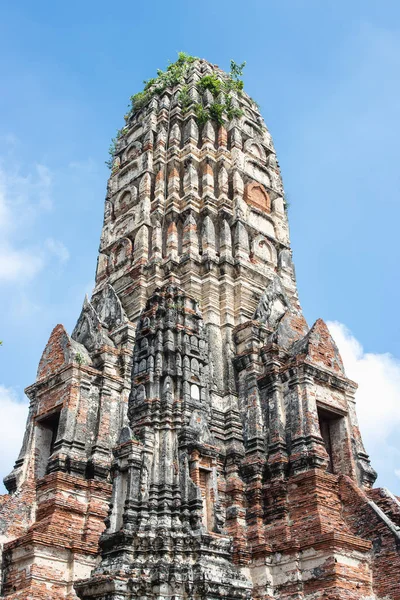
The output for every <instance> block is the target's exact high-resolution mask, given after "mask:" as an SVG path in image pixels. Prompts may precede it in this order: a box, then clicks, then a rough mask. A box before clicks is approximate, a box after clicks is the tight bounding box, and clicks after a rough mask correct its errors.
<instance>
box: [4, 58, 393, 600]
mask: <svg viewBox="0 0 400 600" xmlns="http://www.w3.org/2000/svg"><path fill="white" fill-rule="evenodd" d="M242 67H243V65H241V66H238V65H236V64H235V63H232V68H231V72H230V73H225V72H223V71H222V70H220V69H219V68H218V67H216V66H215V65H212V64H210V63H208V62H207V61H205V60H201V59H198V58H194V57H190V56H188V55H185V54H183V53H180V55H179V58H178V60H177V62H176V63H173V64H171V65H170V66H169V67H168V69H167V70H166V71H165V72H159V74H158V77H157V78H156V79H152V80H149V81H148V82H147V83H146V85H145V89H144V91H143V92H140V93H139V94H136V96H133V97H132V106H131V109H130V111H129V113H128V114H127V115H126V117H125V122H126V124H125V126H124V127H123V129H122V130H121V131H120V132H119V134H118V136H117V138H116V139H115V141H114V143H113V147H112V157H111V160H110V168H111V175H110V179H109V181H108V186H107V196H106V201H105V211H104V224H103V229H102V233H101V240H100V250H99V258H98V263H97V272H96V287H95V290H94V292H93V295H92V298H91V299H88V298H86V299H85V302H84V304H83V308H82V312H81V315H80V316H79V319H78V322H77V325H76V327H75V329H74V331H73V333H72V335H71V336H69V335H68V334H67V332H66V331H65V330H64V328H63V327H62V326H57V327H56V329H55V330H54V331H53V333H52V335H51V337H50V340H49V344H48V346H47V347H46V349H45V351H44V354H43V357H42V359H41V362H40V366H39V372H38V379H37V381H36V383H35V384H33V386H31V387H30V388H28V394H29V397H30V398H31V405H30V414H29V419H28V426H27V432H26V435H25V439H24V444H23V448H22V450H21V454H20V456H19V458H18V460H17V462H16V465H15V469H14V470H13V472H12V473H11V475H10V476H8V477H7V478H6V484H7V486H8V489H9V490H10V492H11V493H12V495H11V496H9V497H7V500H6V502H5V503H4V504H3V507H4V511H9V512H8V514H11V512H12V511H14V513H12V514H16V513H17V512H18V510H19V508H20V506H21V505H22V506H23V507H24V511H25V512H23V511H22V513H21V514H23V518H22V519H21V523H19V524H18V528H17V529H15V530H14V531H13V530H12V529H11V528H10V527H9V528H8V529H7V528H6V530H5V535H6V537H7V536H8V538H7V539H8V540H9V541H8V543H7V544H6V545H5V548H4V561H3V564H4V586H3V593H4V596H5V597H6V598H10V599H12V600H14V599H15V600H16V599H17V598H21V599H22V598H27V597H32V598H46V599H51V600H53V599H54V600H55V598H57V599H58V598H65V599H68V600H72V598H80V599H81V600H121V599H122V598H124V599H127V600H139V599H140V600H143V599H144V598H146V599H147V600H161V599H164V598H174V599H175V600H184V599H196V600H211V599H212V600H218V599H221V600H222V599H225V600H234V599H235V600H252V599H254V600H256V599H257V600H260V599H265V600H272V599H273V598H274V599H275V598H279V599H281V600H300V599H304V600H317V599H319V598H329V599H330V600H339V599H340V600H342V599H344V598H345V599H346V600H360V599H361V598H371V599H374V600H378V599H379V598H383V597H385V598H390V599H391V600H400V591H399V590H400V578H399V575H398V573H399V567H400V556H399V550H398V549H399V547H400V534H399V526H400V503H399V501H398V499H396V498H395V497H394V496H392V495H390V494H389V493H386V492H384V491H382V490H374V489H372V486H373V483H374V481H375V478H376V474H375V472H374V470H373V469H372V467H371V465H370V462H369V459H368V456H367V454H366V452H365V449H364V446H363V443H362V439H361V436H360V432H359V428H358V423H357V417H356V412H355V392H356V388H357V386H356V384H355V383H354V382H352V381H351V380H349V379H348V378H347V376H346V374H345V371H344V368H343V364H342V361H341V358H340V355H339V352H338V349H337V347H336V345H335V342H334V341H333V339H332V338H331V336H330V333H329V331H328V329H327V327H326V325H325V324H324V322H323V321H322V320H318V321H317V322H316V323H315V324H314V325H313V326H312V327H311V328H309V327H308V325H307V323H306V321H305V319H304V316H303V314H302V310H301V306H300V303H299V299H298V295H297V288H296V280H295V273H294V267H293V262H292V252H291V248H290V241H289V229H288V219H287V209H286V203H285V196H284V190H283V185H282V180H281V174H280V169H279V165H278V162H277V158H276V154H275V150H274V146H273V142H272V138H271V135H270V133H269V131H268V129H267V127H266V125H265V123H264V121H263V118H262V117H261V115H260V112H259V109H258V107H257V105H256V103H255V102H254V101H253V100H252V99H251V98H250V97H249V96H248V95H247V94H246V93H245V92H244V90H243V83H242V80H241V70H242ZM29 502H32V503H33V504H32V509H31V510H28V509H27V507H28V505H29ZM10 511H11V512H10ZM104 519H105V528H104V526H103V520H104ZM98 544H99V546H98ZM54 557H56V560H57V567H56V566H55V565H54V560H55V559H54ZM26 573H29V576H26ZM24 594H25V595H24ZM27 594H28V595H27ZM29 594H30V596H29Z"/></svg>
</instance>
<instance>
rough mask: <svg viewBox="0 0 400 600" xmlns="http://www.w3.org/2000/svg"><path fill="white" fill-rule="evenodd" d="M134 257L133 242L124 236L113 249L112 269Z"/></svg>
mask: <svg viewBox="0 0 400 600" xmlns="http://www.w3.org/2000/svg"><path fill="white" fill-rule="evenodd" d="M131 259H132V242H131V240H130V239H129V238H123V239H122V240H120V241H119V242H118V243H117V244H116V245H115V246H114V248H113V249H112V252H111V255H110V261H109V267H110V270H116V269H119V268H120V267H121V266H122V265H123V264H125V263H127V262H129V261H131Z"/></svg>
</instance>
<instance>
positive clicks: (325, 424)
mask: <svg viewBox="0 0 400 600" xmlns="http://www.w3.org/2000/svg"><path fill="white" fill-rule="evenodd" d="M341 418H342V417H341V416H339V415H338V414H337V413H334V412H330V411H329V410H326V409H324V408H318V420H319V429H320V432H321V437H322V439H323V441H324V445H325V449H326V451H327V453H328V461H329V462H328V467H327V471H328V473H335V472H336V471H337V469H335V467H337V465H336V464H335V463H336V462H337V457H336V458H335V455H336V454H337V452H338V450H339V445H340V440H339V439H338V431H339V428H338V423H339V421H340V419H341Z"/></svg>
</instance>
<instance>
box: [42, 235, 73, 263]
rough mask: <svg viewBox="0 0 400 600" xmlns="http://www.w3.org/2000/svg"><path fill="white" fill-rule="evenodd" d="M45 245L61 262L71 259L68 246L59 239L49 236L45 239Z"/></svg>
mask: <svg viewBox="0 0 400 600" xmlns="http://www.w3.org/2000/svg"><path fill="white" fill-rule="evenodd" d="M45 246H46V248H47V250H48V251H49V252H51V253H52V254H54V256H56V257H57V258H58V259H59V261H60V262H61V263H65V262H67V260H68V259H69V250H68V248H67V247H66V246H65V245H64V244H63V243H62V242H60V241H59V240H55V239H53V238H48V239H47V240H46V241H45Z"/></svg>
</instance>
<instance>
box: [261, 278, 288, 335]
mask: <svg viewBox="0 0 400 600" xmlns="http://www.w3.org/2000/svg"><path fill="white" fill-rule="evenodd" d="M288 308H289V300H288V297H287V295H286V292H285V290H284V289H283V287H282V284H281V281H280V279H279V277H278V276H274V278H273V279H272V281H271V282H270V284H269V285H268V287H267V289H266V290H265V292H264V293H263V295H262V296H261V298H260V302H259V304H258V306H257V309H256V312H255V313H254V318H255V319H257V320H258V321H261V322H262V323H265V324H266V325H268V326H269V327H270V328H271V329H276V327H277V326H278V323H279V321H280V320H281V319H282V317H283V315H284V314H285V313H286V311H287V310H288Z"/></svg>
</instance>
